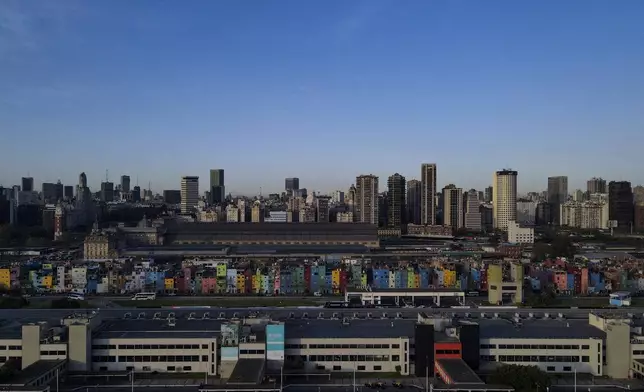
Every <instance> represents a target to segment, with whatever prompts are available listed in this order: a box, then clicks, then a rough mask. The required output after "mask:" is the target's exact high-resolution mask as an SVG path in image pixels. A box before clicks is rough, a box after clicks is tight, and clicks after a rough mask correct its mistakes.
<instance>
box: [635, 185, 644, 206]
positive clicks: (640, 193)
mask: <svg viewBox="0 0 644 392" xmlns="http://www.w3.org/2000/svg"><path fill="white" fill-rule="evenodd" d="M633 201H634V202H635V204H644V186H641V185H638V186H636V187H635V188H633Z"/></svg>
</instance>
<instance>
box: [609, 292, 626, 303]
mask: <svg viewBox="0 0 644 392" xmlns="http://www.w3.org/2000/svg"><path fill="white" fill-rule="evenodd" d="M609 303H610V305H611V306H631V293H629V292H627V291H620V292H617V293H612V294H611V295H610V296H609Z"/></svg>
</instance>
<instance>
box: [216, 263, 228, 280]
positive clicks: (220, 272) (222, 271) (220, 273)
mask: <svg viewBox="0 0 644 392" xmlns="http://www.w3.org/2000/svg"><path fill="white" fill-rule="evenodd" d="M226 270H227V267H226V264H223V263H221V264H217V277H218V278H225V277H226Z"/></svg>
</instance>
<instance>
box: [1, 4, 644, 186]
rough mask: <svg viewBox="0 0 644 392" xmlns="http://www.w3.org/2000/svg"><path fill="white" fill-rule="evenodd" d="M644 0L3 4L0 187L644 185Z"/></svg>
mask: <svg viewBox="0 0 644 392" xmlns="http://www.w3.org/2000/svg"><path fill="white" fill-rule="evenodd" d="M643 20H644V1H640V0H620V1H610V0H604V1H597V0H564V1H561V0H540V1H536V0H535V1H529V0H525V1H516V0H489V1H478V0H471V1H467V0H449V1H426V0H421V1H413V0H402V1H400V0H364V1H360V0H351V1H348V0H323V1H313V0H311V1H301V0H275V1H267V0H241V1H239V0H235V1H233V0H231V1H224V0H215V1H213V0H191V1H176V0H174V1H162V0H141V1H136V2H134V1H128V0H110V1H107V0H101V1H99V0H97V1H80V0H79V1H67V0H57V1H49V2H46V1H35V0H3V1H1V2H0V133H1V140H2V142H0V184H2V185H4V186H9V185H12V184H17V183H19V181H20V177H21V176H24V175H27V173H29V174H31V175H32V176H33V177H34V178H35V182H36V184H37V187H38V188H39V187H40V185H39V184H40V183H42V182H49V181H56V180H58V179H59V178H60V179H61V180H62V181H63V182H64V183H66V184H71V183H74V184H75V183H76V181H77V178H78V173H79V172H81V171H85V172H86V173H87V175H88V179H89V184H90V186H91V187H93V188H96V187H97V186H98V184H99V182H100V181H101V179H103V178H104V177H105V170H106V169H109V173H110V177H111V179H113V180H116V179H117V176H119V175H120V174H129V175H130V176H131V177H132V179H133V181H136V178H137V177H138V179H139V183H140V184H141V185H147V183H148V182H151V183H152V188H153V190H155V191H161V190H162V189H178V187H179V181H180V177H181V176H182V175H199V176H200V177H201V178H202V188H203V189H205V186H206V181H207V177H208V170H209V169H210V168H223V169H225V170H226V185H227V190H229V191H232V192H238V193H239V192H242V193H255V192H258V191H259V188H260V187H262V188H263V190H264V192H265V193H266V192H269V191H281V190H282V189H283V186H284V178H285V177H299V178H300V184H301V186H303V187H307V188H308V189H309V190H319V191H331V190H333V189H346V188H347V187H348V186H349V185H351V183H353V182H354V181H355V176H356V175H358V174H369V173H373V174H376V175H379V176H380V178H381V186H380V187H381V189H383V190H384V188H385V186H386V177H387V176H389V175H391V174H393V173H395V172H399V173H401V174H403V175H405V176H406V177H407V178H408V179H411V178H419V175H420V165H421V163H423V162H427V163H433V162H435V163H437V164H438V183H439V185H440V186H443V185H445V184H448V183H454V184H456V185H457V186H459V187H463V188H477V189H481V188H483V187H484V186H487V185H488V184H489V183H490V182H491V177H492V172H493V171H494V170H498V169H501V168H504V167H511V168H513V169H515V170H518V171H519V186H520V192H527V191H530V190H541V189H545V187H546V184H547V180H546V178H547V177H548V176H553V175H568V176H569V183H570V188H571V190H572V189H574V188H578V187H584V186H585V181H586V180H587V179H588V178H590V177H592V176H602V177H604V178H606V179H608V180H630V181H632V182H633V185H636V184H642V183H644V171H643V170H642V167H644V154H642V146H644V23H643V22H642V21H643Z"/></svg>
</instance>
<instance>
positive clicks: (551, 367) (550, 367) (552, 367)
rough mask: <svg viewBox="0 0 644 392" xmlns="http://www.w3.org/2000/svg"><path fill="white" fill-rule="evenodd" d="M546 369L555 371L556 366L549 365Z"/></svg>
mask: <svg viewBox="0 0 644 392" xmlns="http://www.w3.org/2000/svg"><path fill="white" fill-rule="evenodd" d="M546 371H548V372H554V371H555V367H554V366H548V367H547V368H546Z"/></svg>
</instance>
